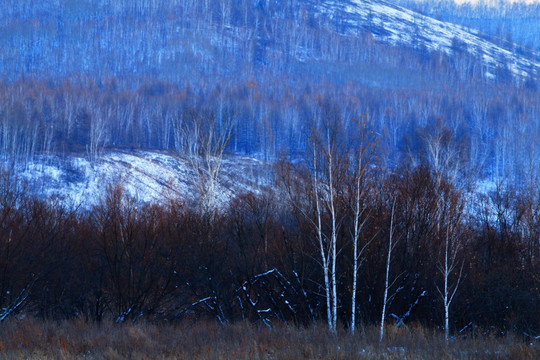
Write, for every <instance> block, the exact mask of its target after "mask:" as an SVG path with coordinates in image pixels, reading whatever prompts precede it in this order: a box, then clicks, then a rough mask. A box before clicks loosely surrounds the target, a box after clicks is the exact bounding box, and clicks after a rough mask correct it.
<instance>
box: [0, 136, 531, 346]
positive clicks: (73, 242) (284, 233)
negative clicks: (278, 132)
mask: <svg viewBox="0 0 540 360" xmlns="http://www.w3.org/2000/svg"><path fill="white" fill-rule="evenodd" d="M322 139H323V140H321V141H323V142H322V143H323V144H326V145H325V146H327V145H328V144H329V143H328V142H326V140H324V139H325V137H323V138H322ZM326 148H327V147H320V148H318V149H319V152H317V153H318V154H320V156H321V157H320V158H319V160H317V161H316V162H312V163H311V164H312V165H317V166H318V168H319V170H318V171H317V170H316V169H315V170H313V167H311V168H310V166H308V165H307V164H298V163H295V164H292V163H289V162H281V163H280V164H279V165H277V169H276V174H275V177H276V180H275V181H276V184H279V185H276V187H273V188H269V189H265V190H261V191H260V192H258V193H247V194H239V195H238V196H236V197H235V198H234V199H233V200H232V201H231V202H230V204H228V205H227V206H225V207H223V208H220V209H219V210H217V211H216V212H214V213H212V214H211V216H210V215H209V214H208V213H206V212H204V211H200V209H198V208H193V207H190V206H188V205H186V204H183V203H181V202H178V201H171V202H170V203H168V204H166V205H159V206H158V205H156V204H141V203H137V202H136V201H135V200H134V199H133V198H131V197H130V196H128V195H127V194H126V193H125V192H124V191H123V189H122V184H113V185H111V186H110V187H109V189H108V191H107V192H106V195H104V197H103V198H102V199H101V201H100V202H99V204H98V205H96V206H94V207H92V208H91V209H89V210H87V211H82V210H80V209H79V210H78V209H69V208H66V207H64V206H63V205H62V203H61V202H60V201H55V200H54V199H49V200H44V199H37V198H33V197H31V196H29V195H27V193H26V192H25V189H24V185H23V183H22V182H21V181H17V180H16V178H15V177H14V176H13V174H10V173H9V172H3V173H2V177H1V184H0V216H1V218H0V223H1V227H0V309H1V312H0V320H5V319H7V318H9V317H15V316H20V315H21V314H25V315H27V316H35V317H37V318H41V319H54V320H64V319H82V320H84V321H90V322H93V321H95V322H100V321H103V320H107V321H109V320H110V321H116V322H118V323H122V322H138V321H141V320H148V321H151V322H157V323H171V322H177V321H181V320H185V319H196V320H202V319H215V320H217V321H220V322H221V323H231V322H235V321H239V320H246V321H249V322H253V323H263V324H267V325H271V324H274V323H275V322H276V321H285V322H289V323H294V324H301V325H309V324H313V323H317V322H320V321H326V319H327V311H328V307H327V304H329V303H328V302H327V301H326V299H327V295H325V293H326V289H327V287H326V283H325V279H324V274H325V271H324V267H323V262H322V261H323V259H322V258H321V251H327V253H326V255H327V259H330V260H329V261H333V259H334V260H335V264H336V273H335V274H336V276H335V277H334V278H333V281H334V284H335V292H332V293H330V294H331V296H335V298H336V308H335V309H336V317H337V325H338V328H340V327H341V326H344V327H349V326H350V324H351V296H352V289H353V288H352V287H351V286H352V285H351V284H352V283H353V274H354V272H353V264H354V255H353V254H355V253H356V254H357V255H358V259H359V260H360V262H359V263H358V273H357V275H356V276H357V287H356V300H355V301H356V305H355V307H354V311H355V315H356V319H357V323H358V324H364V325H369V324H379V322H380V318H381V311H382V307H383V292H384V290H385V285H384V284H385V273H386V266H387V259H388V257H387V254H388V239H389V236H390V234H391V233H392V234H393V236H394V246H393V248H392V251H391V253H392V257H391V261H390V270H389V275H390V283H391V284H390V285H391V286H390V287H389V297H388V300H387V302H386V305H387V306H386V308H387V312H386V314H385V318H386V321H387V322H388V323H389V324H397V325H404V324H411V323H419V324H422V325H425V326H427V327H430V328H434V329H436V328H439V329H442V328H444V307H443V298H442V297H441V295H442V293H441V292H442V291H443V283H444V280H445V273H444V264H445V260H444V259H445V247H446V251H448V247H447V246H448V245H449V246H450V252H449V254H455V255H453V256H454V259H455V265H456V266H454V267H452V268H451V269H450V272H448V273H447V274H446V275H447V279H448V281H449V284H450V289H452V286H458V288H457V291H456V295H455V297H454V298H453V302H451V304H450V320H449V330H450V332H451V334H458V333H459V334H464V333H467V332H470V331H487V332H493V331H495V332H496V333H497V334H506V333H507V332H509V331H511V332H516V333H518V334H520V335H522V336H525V337H534V336H537V335H538V333H539V332H540V328H539V325H540V313H539V312H538V309H540V290H539V284H540V278H539V277H538V274H540V246H539V244H538V239H539V236H540V193H539V192H538V190H539V189H538V188H537V187H534V186H531V187H530V188H529V189H528V190H529V191H528V192H521V193H519V194H518V195H516V192H514V191H513V190H512V189H510V188H504V187H499V188H497V190H496V191H495V192H493V193H492V194H490V195H489V197H487V198H484V199H483V200H481V199H480V200H479V199H476V198H475V199H474V200H472V201H467V204H469V205H467V207H470V206H472V205H471V204H472V203H475V204H476V207H475V208H474V209H473V208H467V209H466V208H465V207H464V205H463V204H464V200H465V199H466V197H467V196H469V195H467V193H466V190H464V189H463V188H462V187H461V186H460V185H458V184H459V182H452V181H451V179H452V177H447V176H446V175H444V176H441V172H439V171H438V170H437V169H438V168H437V167H436V166H433V165H430V164H433V163H432V162H431V163H424V164H423V165H419V166H412V165H411V166H404V167H400V168H399V169H397V170H396V171H393V172H384V173H385V174H372V170H370V169H373V168H372V167H371V166H368V167H367V168H364V167H362V168H360V167H357V166H356V165H354V164H358V163H352V165H353V166H350V164H349V165H347V166H345V165H344V164H345V163H346V161H345V159H347V158H348V157H341V155H340V156H338V155H339V154H338V153H335V152H332V153H326V152H324V151H323V149H326ZM332 149H334V148H332ZM331 159H333V160H332V161H330V160H331ZM365 159H368V158H367V157H366V158H365ZM368 163H369V161H367V160H366V164H368ZM332 164H333V165H332ZM358 169H364V171H362V173H361V177H358V176H359V175H358V174H359V173H358V172H356V170H358ZM313 171H315V172H313ZM313 174H315V175H313ZM330 174H331V175H332V176H331V178H332V181H329V180H330V178H329V177H328V176H329V175H330ZM445 174H448V173H445ZM331 201H332V203H331ZM355 204H358V206H360V208H358V207H357V206H356V205H355ZM355 209H356V210H355ZM358 210H359V211H358ZM355 219H357V220H359V221H360V222H361V224H362V225H361V228H360V232H359V233H358V234H359V235H358V237H357V240H358V245H359V247H360V248H362V249H363V252H360V253H359V252H353V237H352V236H353V234H355V233H356V232H355V230H354V229H355V224H356V221H355ZM334 220H336V221H335V222H334ZM333 224H334V225H333ZM449 236H451V237H450V238H449ZM334 239H335V242H333V241H334ZM319 240H320V241H321V242H319ZM333 244H334V245H333ZM331 246H335V249H337V251H336V254H335V257H334V258H332V257H330V255H328V254H330V253H331V250H332V248H331ZM321 249H323V250H321ZM454 250H455V252H453V251H454ZM326 255H325V256H326ZM331 281H332V280H331Z"/></svg>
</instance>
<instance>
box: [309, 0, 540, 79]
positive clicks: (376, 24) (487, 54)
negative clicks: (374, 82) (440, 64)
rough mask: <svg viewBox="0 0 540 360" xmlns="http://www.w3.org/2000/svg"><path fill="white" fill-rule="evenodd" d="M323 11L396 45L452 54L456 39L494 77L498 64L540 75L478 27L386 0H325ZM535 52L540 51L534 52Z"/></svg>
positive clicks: (533, 64)
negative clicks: (419, 45) (448, 20)
mask: <svg viewBox="0 0 540 360" xmlns="http://www.w3.org/2000/svg"><path fill="white" fill-rule="evenodd" d="M317 3H318V5H315V6H318V7H319V10H320V11H321V13H323V14H328V16H330V17H333V16H344V17H346V18H347V19H348V22H349V29H348V31H350V32H355V31H357V30H358V29H359V28H364V27H368V29H369V30H370V31H371V32H372V33H373V36H374V37H375V38H376V39H378V40H381V41H387V42H390V43H393V44H402V43H405V44H409V45H414V44H415V43H417V44H423V45H425V46H426V48H427V49H429V50H440V51H444V52H446V53H449V54H452V51H453V48H452V46H453V43H454V39H458V40H459V41H460V44H461V46H465V49H464V50H466V51H468V52H470V53H473V54H475V56H477V57H478V58H482V59H483V61H484V63H485V64H486V68H487V69H486V75H487V76H493V72H494V70H495V69H496V68H497V67H498V66H503V64H505V65H506V66H507V67H508V69H509V70H510V71H511V72H512V73H513V74H514V75H518V76H523V77H527V76H528V75H529V74H540V62H538V61H535V60H532V59H527V58H524V57H521V56H519V55H518V54H516V53H514V52H511V51H509V50H507V49H504V48H502V47H500V46H497V45H495V44H493V43H491V42H489V41H486V40H485V39H483V38H482V36H481V35H482V34H480V32H479V31H478V30H475V29H469V28H466V27H464V26H461V25H456V24H452V23H447V22H443V21H439V20H436V19H434V18H431V17H428V16H424V15H421V14H419V13H416V12H413V11H411V10H408V9H405V8H403V7H400V6H398V5H395V4H391V3H389V2H386V1H384V0H347V1H336V0H324V1H319V2H317ZM531 52H532V53H533V54H536V56H537V58H538V56H539V55H538V54H537V53H536V52H533V51H531Z"/></svg>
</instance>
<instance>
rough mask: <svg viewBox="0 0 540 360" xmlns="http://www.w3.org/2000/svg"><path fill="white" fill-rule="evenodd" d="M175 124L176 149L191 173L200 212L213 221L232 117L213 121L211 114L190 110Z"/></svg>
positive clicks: (213, 113) (214, 117)
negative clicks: (187, 164) (193, 175)
mask: <svg viewBox="0 0 540 360" xmlns="http://www.w3.org/2000/svg"><path fill="white" fill-rule="evenodd" d="M175 125H176V126H175V139H174V140H175V145H176V148H177V150H179V151H180V154H181V155H183V156H185V157H186V158H187V160H188V163H189V165H190V168H191V171H193V172H194V173H195V177H196V181H195V186H196V188H197V190H198V195H199V205H200V211H201V213H202V214H203V215H204V216H207V217H208V218H209V220H210V221H213V220H214V218H215V216H216V212H217V207H218V188H219V178H220V172H221V168H222V165H223V155H224V153H225V149H226V148H227V146H228V144H229V141H230V139H231V134H232V132H233V128H234V120H233V117H232V115H231V114H226V116H221V121H217V119H216V114H215V112H212V111H205V112H197V111H194V110H191V111H188V112H186V113H185V114H184V116H183V117H182V119H180V120H178V121H177V122H176V124H175Z"/></svg>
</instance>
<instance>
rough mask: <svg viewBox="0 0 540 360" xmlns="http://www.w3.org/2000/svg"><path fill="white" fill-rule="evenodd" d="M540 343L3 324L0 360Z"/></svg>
mask: <svg viewBox="0 0 540 360" xmlns="http://www.w3.org/2000/svg"><path fill="white" fill-rule="evenodd" d="M538 358H540V344H538V343H535V344H531V343H527V342H523V341H522V340H520V339H516V338H514V337H511V336H507V337H504V338H495V337H482V338H479V337H477V338H474V339H457V340H454V341H453V342H452V343H451V344H449V345H448V346H447V345H446V344H445V341H444V338H443V336H442V334H440V333H439V332H435V331H431V330H426V329H423V328H412V329H406V328H405V329H404V328H401V329H398V328H393V327H389V328H388V331H387V334H386V339H385V341H384V342H383V344H379V342H378V336H377V329H376V328H367V329H364V330H362V331H359V332H358V333H357V334H356V335H354V336H351V335H350V334H348V333H347V332H345V331H340V332H339V333H338V334H330V333H328V332H327V331H326V330H325V328H324V326H313V327H310V328H297V327H294V326H289V325H286V324H277V325H276V326H274V327H273V328H272V329H269V328H267V327H262V326H255V325H250V324H247V323H237V324H233V325H228V326H220V325H218V324H215V323H187V322H186V323H181V324H177V325H159V326H156V325H152V324H146V323H139V324H135V325H116V324H113V323H102V324H101V325H95V324H88V323H85V322H82V321H70V322H62V323H55V322H42V321H37V320H32V319H23V320H15V319H12V320H9V321H7V322H5V323H2V324H0V359H437V360H440V359H538Z"/></svg>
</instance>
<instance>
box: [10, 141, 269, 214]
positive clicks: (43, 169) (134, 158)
mask: <svg viewBox="0 0 540 360" xmlns="http://www.w3.org/2000/svg"><path fill="white" fill-rule="evenodd" d="M267 169H268V165H266V164H264V163H263V162H261V161H260V160H257V159H254V158H250V157H247V156H230V157H226V158H225V159H224V161H223V168H222V172H221V177H220V181H219V183H220V187H219V198H220V200H221V201H222V202H226V201H227V200H228V199H230V197H231V196H232V195H234V194H238V193H242V192H248V191H254V192H256V191H258V189H260V187H261V186H264V185H267V181H268V176H267V174H268V172H267ZM265 174H266V175H265ZM20 176H21V178H22V179H24V180H25V181H27V182H28V184H29V186H30V189H31V190H32V191H33V192H36V193H38V194H40V195H43V196H45V197H51V196H53V197H59V198H61V199H62V201H63V202H65V203H66V204H69V205H72V206H77V207H79V206H80V207H82V208H88V207H90V206H91V205H93V204H96V203H97V202H98V201H99V200H100V198H101V197H102V195H103V194H104V192H105V191H106V189H107V186H108V185H109V184H122V185H123V186H124V188H125V190H126V191H127V192H128V193H129V194H130V195H132V196H134V197H135V198H136V199H138V200H139V201H141V202H161V201H163V200H165V199H171V198H174V199H180V200H181V201H186V202H189V201H192V200H194V199H195V198H196V196H197V187H196V182H197V177H196V175H195V173H194V172H193V170H192V169H191V168H190V166H189V162H188V161H186V160H185V159H182V158H180V157H177V156H173V155H171V154H167V153H162V152H151V151H139V152H130V153H125V152H118V151H115V152H111V153H108V154H106V155H104V156H102V157H101V158H99V159H98V160H97V161H95V162H90V161H89V160H88V159H86V158H84V157H77V156H72V157H67V158H64V159H60V158H58V157H53V158H42V159H39V160H36V161H34V162H32V163H30V164H28V165H27V166H26V168H25V170H24V171H22V172H21V174H20Z"/></svg>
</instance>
